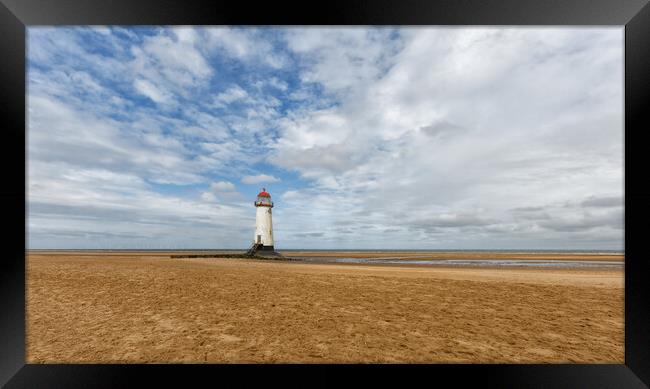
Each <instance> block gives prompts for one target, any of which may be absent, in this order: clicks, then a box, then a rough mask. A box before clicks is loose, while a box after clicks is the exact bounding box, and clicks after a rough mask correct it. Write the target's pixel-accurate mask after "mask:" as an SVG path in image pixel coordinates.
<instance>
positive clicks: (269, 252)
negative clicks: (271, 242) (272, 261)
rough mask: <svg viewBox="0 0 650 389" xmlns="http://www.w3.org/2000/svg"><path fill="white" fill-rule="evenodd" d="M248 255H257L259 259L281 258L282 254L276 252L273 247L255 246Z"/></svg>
mask: <svg viewBox="0 0 650 389" xmlns="http://www.w3.org/2000/svg"><path fill="white" fill-rule="evenodd" d="M247 254H248V255H255V256H258V257H281V256H282V254H280V253H278V252H277V251H275V248H274V247H273V246H263V245H261V244H253V246H252V247H251V249H250V250H248V252H247Z"/></svg>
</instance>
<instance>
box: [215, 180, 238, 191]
mask: <svg viewBox="0 0 650 389" xmlns="http://www.w3.org/2000/svg"><path fill="white" fill-rule="evenodd" d="M210 189H212V190H213V191H214V192H229V191H233V190H235V185H234V184H233V183H232V182H228V181H219V182H213V183H212V184H211V185H210Z"/></svg>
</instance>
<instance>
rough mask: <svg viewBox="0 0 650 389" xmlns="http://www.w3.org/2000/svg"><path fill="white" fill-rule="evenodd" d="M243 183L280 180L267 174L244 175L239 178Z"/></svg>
mask: <svg viewBox="0 0 650 389" xmlns="http://www.w3.org/2000/svg"><path fill="white" fill-rule="evenodd" d="M241 182H243V183H244V184H249V185H250V184H259V183H262V182H280V179H279V178H276V177H273V176H270V175H268V174H258V175H256V176H244V177H242V179H241Z"/></svg>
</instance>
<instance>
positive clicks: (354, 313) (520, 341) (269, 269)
mask: <svg viewBox="0 0 650 389" xmlns="http://www.w3.org/2000/svg"><path fill="white" fill-rule="evenodd" d="M169 254H170V253H160V252H157V253H124V252H122V253H119V252H118V253H109V254H103V253H98V252H60V253H56V252H49V253H45V252H31V253H28V255H27V264H26V265H27V291H26V297H27V316H26V325H27V362H28V363H395V362H397V363H404V362H405V363H445V362H451V363H623V361H624V349H623V345H624V332H623V328H624V326H623V324H624V312H623V305H624V304H623V303H624V293H623V292H624V285H623V283H624V274H623V270H622V268H621V269H529V268H507V269H505V268H504V269H497V268H451V267H434V266H416V265H408V264H406V265H398V266H388V265H376V264H375V265H366V264H332V263H304V262H289V261H264V260H242V259H212V258H210V259H171V258H170V257H169ZM291 254H292V255H296V254H295V253H291ZM317 254H318V255H321V256H322V255H323V253H322V252H319V253H317ZM352 254H354V253H348V254H346V256H349V255H352ZM411 254H412V255H418V254H417V253H411ZM300 255H303V256H309V255H316V254H310V253H301V254H300ZM338 255H340V253H338ZM354 255H369V254H354ZM372 255H373V256H377V253H373V254H372ZM393 255H394V254H393ZM419 255H423V254H422V253H420V254H419ZM432 255H433V254H432ZM436 255H437V254H436ZM464 255H465V256H466V255H467V254H466V253H465V254H464ZM476 255H477V256H478V257H480V255H483V256H484V257H485V256H486V255H490V254H489V253H478V254H476ZM493 255H497V256H499V255H501V254H493ZM522 255H523V254H522ZM545 255H546V256H547V257H548V256H549V255H551V254H545ZM558 255H560V254H558ZM524 256H525V255H524ZM560 256H561V255H560ZM509 257H510V258H514V257H515V256H514V255H512V254H509ZM527 257H530V255H527ZM584 257H585V258H582V257H581V258H580V259H585V260H598V259H595V257H597V258H601V259H602V258H604V257H607V256H605V255H603V256H594V255H587V254H585V255H584ZM610 257H617V258H618V259H616V258H608V259H607V260H609V261H612V260H620V261H622V260H623V258H622V256H616V255H610ZM571 258H572V260H573V259H577V258H576V256H572V257H571ZM545 259H548V258H546V257H545Z"/></svg>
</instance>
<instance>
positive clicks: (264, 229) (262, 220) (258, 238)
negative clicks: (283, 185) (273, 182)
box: [251, 188, 277, 255]
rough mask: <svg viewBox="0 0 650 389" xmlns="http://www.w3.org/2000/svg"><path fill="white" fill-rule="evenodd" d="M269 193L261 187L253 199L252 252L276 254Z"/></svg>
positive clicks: (271, 203) (271, 202)
mask: <svg viewBox="0 0 650 389" xmlns="http://www.w3.org/2000/svg"><path fill="white" fill-rule="evenodd" d="M272 208H273V201H271V195H270V194H269V193H268V192H267V191H266V188H262V191H261V192H260V193H258V194H257V200H255V236H254V237H253V246H252V247H251V251H252V253H257V254H262V255H264V254H270V255H277V254H276V253H275V249H274V248H273V220H272V213H271V209H272Z"/></svg>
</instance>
